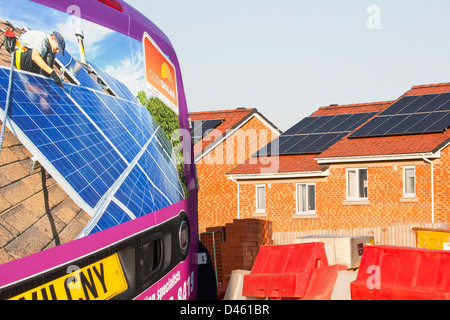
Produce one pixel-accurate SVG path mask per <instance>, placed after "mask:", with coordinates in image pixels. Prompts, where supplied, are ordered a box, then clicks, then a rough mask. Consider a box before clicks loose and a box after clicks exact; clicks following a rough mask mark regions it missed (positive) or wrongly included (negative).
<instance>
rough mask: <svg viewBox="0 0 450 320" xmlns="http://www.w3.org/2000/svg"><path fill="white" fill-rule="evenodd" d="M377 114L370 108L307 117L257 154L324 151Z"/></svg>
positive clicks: (291, 153) (292, 153)
mask: <svg viewBox="0 0 450 320" xmlns="http://www.w3.org/2000/svg"><path fill="white" fill-rule="evenodd" d="M375 114H376V112H366V113H352V114H338V115H327V116H310V117H307V118H304V119H303V120H301V121H300V122H298V123H297V124H295V125H294V126H293V127H291V128H290V129H289V130H287V131H286V132H285V133H283V134H282V135H281V136H279V137H278V138H276V139H275V140H273V141H272V142H271V143H269V144H268V145H267V146H265V147H264V148H262V149H261V150H259V151H258V152H257V153H256V154H255V155H259V156H264V155H294V154H313V153H321V152H323V151H325V150H326V149H327V148H329V147H330V146H332V145H333V144H334V143H336V142H337V141H339V140H340V139H342V138H343V137H345V136H346V135H348V134H349V133H350V132H351V131H352V130H354V129H355V128H357V127H359V126H360V125H361V124H363V123H364V122H365V121H367V120H368V119H370V118H371V117H373V116H374V115H375Z"/></svg>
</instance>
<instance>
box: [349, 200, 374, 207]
mask: <svg viewBox="0 0 450 320" xmlns="http://www.w3.org/2000/svg"><path fill="white" fill-rule="evenodd" d="M342 204H343V205H344V206H368V205H370V201H369V200H344V202H343V203H342Z"/></svg>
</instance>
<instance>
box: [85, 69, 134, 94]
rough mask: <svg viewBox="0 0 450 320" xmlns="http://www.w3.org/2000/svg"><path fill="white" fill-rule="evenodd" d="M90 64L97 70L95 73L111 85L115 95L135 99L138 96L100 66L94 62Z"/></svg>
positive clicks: (110, 87)
mask: <svg viewBox="0 0 450 320" xmlns="http://www.w3.org/2000/svg"><path fill="white" fill-rule="evenodd" d="M88 64H89V66H90V67H91V68H92V69H93V70H94V71H95V73H96V74H97V75H98V76H99V77H100V79H101V80H102V81H103V82H104V83H105V84H106V85H107V86H108V87H109V89H110V90H111V91H112V92H113V93H114V95H115V96H117V97H119V98H122V99H125V100H129V101H135V100H136V97H135V96H134V95H133V93H132V92H131V91H130V90H129V89H128V88H127V86H126V85H124V84H123V83H122V82H120V81H119V80H117V79H116V78H114V77H112V76H111V75H109V74H108V73H106V72H105V71H103V70H102V69H100V68H98V67H97V66H96V65H94V64H92V63H90V62H89V63H88Z"/></svg>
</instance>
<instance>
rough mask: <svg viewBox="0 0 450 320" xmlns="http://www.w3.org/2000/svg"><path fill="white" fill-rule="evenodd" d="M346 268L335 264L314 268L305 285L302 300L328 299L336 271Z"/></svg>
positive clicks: (334, 281) (334, 282) (335, 277)
mask: <svg viewBox="0 0 450 320" xmlns="http://www.w3.org/2000/svg"><path fill="white" fill-rule="evenodd" d="M344 270H347V266H345V265H342V264H335V265H332V266H328V267H323V268H318V269H314V270H313V271H312V273H311V278H310V279H309V282H308V286H307V287H306V291H305V296H304V297H303V300H330V299H331V294H332V293H333V289H334V285H335V284H336V279H337V276H338V271H344Z"/></svg>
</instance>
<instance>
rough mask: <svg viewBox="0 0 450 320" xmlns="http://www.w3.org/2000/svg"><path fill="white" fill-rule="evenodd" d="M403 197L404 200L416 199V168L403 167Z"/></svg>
mask: <svg viewBox="0 0 450 320" xmlns="http://www.w3.org/2000/svg"><path fill="white" fill-rule="evenodd" d="M403 196H404V197H405V198H415V197H416V168H415V167H403Z"/></svg>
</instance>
